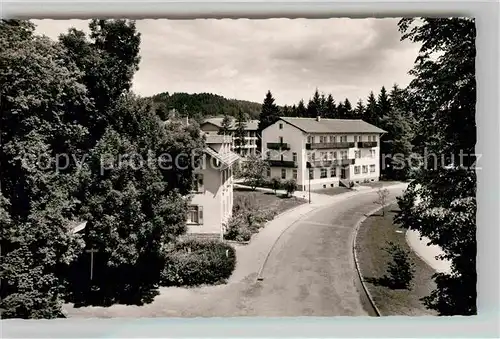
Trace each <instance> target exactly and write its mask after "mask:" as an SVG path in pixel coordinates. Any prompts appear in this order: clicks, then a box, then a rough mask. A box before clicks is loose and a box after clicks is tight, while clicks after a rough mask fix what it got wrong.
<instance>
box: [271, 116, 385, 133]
mask: <svg viewBox="0 0 500 339" xmlns="http://www.w3.org/2000/svg"><path fill="white" fill-rule="evenodd" d="M280 119H281V120H283V121H285V122H286V123H288V124H290V125H293V126H295V127H297V128H298V129H300V130H302V131H304V132H306V133H386V131H384V130H383V129H381V128H378V127H377V126H374V125H372V124H369V123H367V122H366V121H363V120H361V119H324V118H321V119H320V120H319V121H318V120H317V119H316V118H289V117H281V118H280Z"/></svg>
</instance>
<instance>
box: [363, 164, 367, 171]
mask: <svg viewBox="0 0 500 339" xmlns="http://www.w3.org/2000/svg"><path fill="white" fill-rule="evenodd" d="M363 173H368V166H367V165H363Z"/></svg>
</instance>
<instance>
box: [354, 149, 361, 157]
mask: <svg viewBox="0 0 500 339" xmlns="http://www.w3.org/2000/svg"><path fill="white" fill-rule="evenodd" d="M354 157H355V158H361V150H358V151H354Z"/></svg>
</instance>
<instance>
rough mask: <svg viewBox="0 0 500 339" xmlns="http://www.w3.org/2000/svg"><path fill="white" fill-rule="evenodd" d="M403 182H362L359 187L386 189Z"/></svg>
mask: <svg viewBox="0 0 500 339" xmlns="http://www.w3.org/2000/svg"><path fill="white" fill-rule="evenodd" d="M400 183H401V181H392V180H387V181H385V180H380V181H373V182H372V181H370V182H360V183H359V185H361V186H368V187H373V188H379V187H386V186H390V185H396V184H400Z"/></svg>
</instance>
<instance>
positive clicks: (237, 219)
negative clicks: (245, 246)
mask: <svg viewBox="0 0 500 339" xmlns="http://www.w3.org/2000/svg"><path fill="white" fill-rule="evenodd" d="M240 203H241V205H239V207H238V208H237V211H236V212H234V214H233V216H232V217H231V219H230V220H229V222H228V225H227V232H226V234H225V235H224V238H225V239H227V240H233V241H240V242H241V241H249V240H250V238H251V236H252V234H254V233H257V232H259V229H260V228H262V227H263V226H264V224H265V223H266V222H267V221H269V220H272V219H274V217H275V216H276V215H277V214H278V212H277V211H275V210H272V209H267V210H257V209H251V208H250V209H245V208H244V206H247V205H246V204H247V202H246V201H245V200H244V199H241V201H240Z"/></svg>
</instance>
